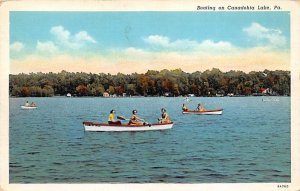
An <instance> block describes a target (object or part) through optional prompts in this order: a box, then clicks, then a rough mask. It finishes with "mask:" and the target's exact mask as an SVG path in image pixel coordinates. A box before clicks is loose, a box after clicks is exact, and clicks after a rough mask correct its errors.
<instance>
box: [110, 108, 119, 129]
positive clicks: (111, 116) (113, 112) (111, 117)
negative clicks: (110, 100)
mask: <svg viewBox="0 0 300 191" xmlns="http://www.w3.org/2000/svg"><path fill="white" fill-rule="evenodd" d="M115 113H116V112H115V110H111V111H110V114H109V116H108V124H113V125H121V121H119V120H115Z"/></svg>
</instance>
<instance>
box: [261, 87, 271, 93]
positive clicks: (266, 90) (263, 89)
mask: <svg viewBox="0 0 300 191" xmlns="http://www.w3.org/2000/svg"><path fill="white" fill-rule="evenodd" d="M260 92H261V93H263V94H267V93H269V88H260Z"/></svg>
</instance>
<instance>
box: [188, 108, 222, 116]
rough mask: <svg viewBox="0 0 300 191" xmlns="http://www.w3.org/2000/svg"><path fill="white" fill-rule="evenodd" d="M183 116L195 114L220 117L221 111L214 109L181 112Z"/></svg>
mask: <svg viewBox="0 0 300 191" xmlns="http://www.w3.org/2000/svg"><path fill="white" fill-rule="evenodd" d="M182 113H183V114H196V115H222V113H223V109H214V110H206V111H183V112H182Z"/></svg>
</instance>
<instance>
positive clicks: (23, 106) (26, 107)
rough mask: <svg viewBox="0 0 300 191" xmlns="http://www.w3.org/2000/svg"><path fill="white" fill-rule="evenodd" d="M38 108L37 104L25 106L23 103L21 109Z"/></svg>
mask: <svg viewBox="0 0 300 191" xmlns="http://www.w3.org/2000/svg"><path fill="white" fill-rule="evenodd" d="M36 108H38V107H37V106H25V105H21V109H36Z"/></svg>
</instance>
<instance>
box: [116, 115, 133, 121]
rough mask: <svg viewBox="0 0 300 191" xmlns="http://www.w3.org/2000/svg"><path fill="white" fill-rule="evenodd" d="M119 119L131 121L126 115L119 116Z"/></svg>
mask: <svg viewBox="0 0 300 191" xmlns="http://www.w3.org/2000/svg"><path fill="white" fill-rule="evenodd" d="M117 119H121V120H127V121H129V120H130V119H127V118H126V117H124V116H117Z"/></svg>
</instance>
